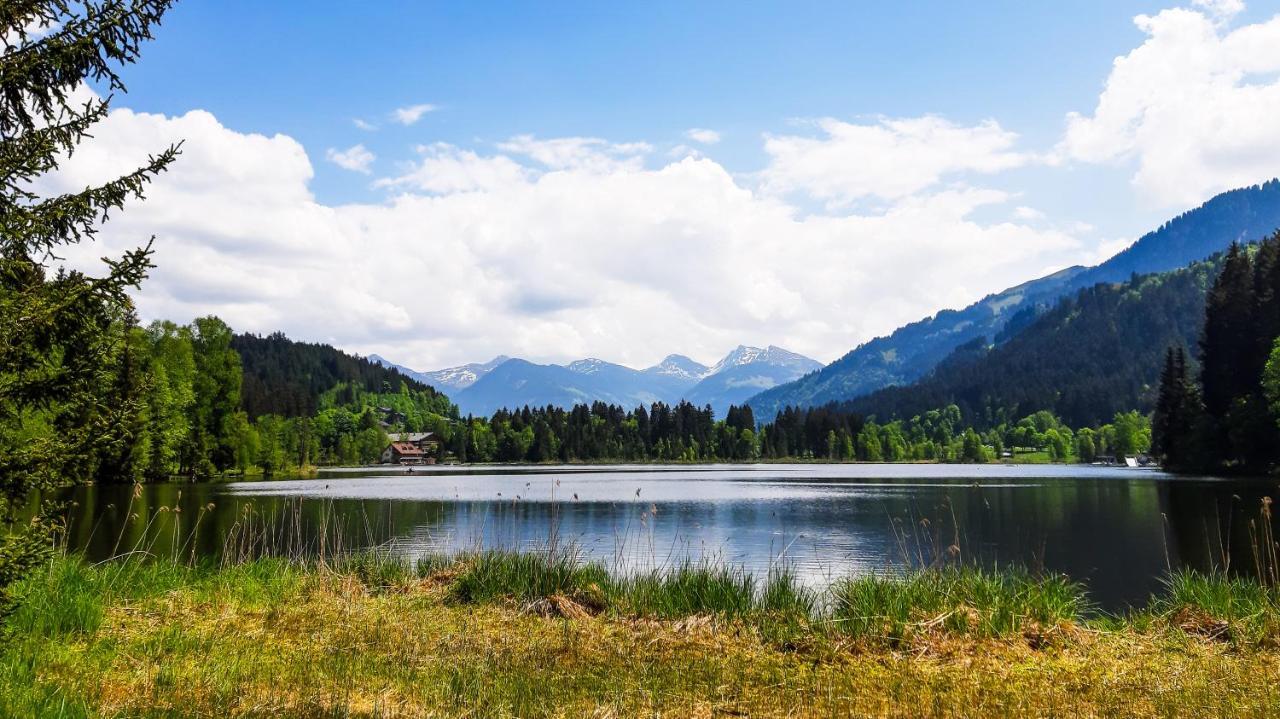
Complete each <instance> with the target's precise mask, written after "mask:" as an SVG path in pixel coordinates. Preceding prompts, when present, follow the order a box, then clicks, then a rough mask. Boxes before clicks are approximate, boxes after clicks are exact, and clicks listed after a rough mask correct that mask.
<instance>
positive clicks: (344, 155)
mask: <svg viewBox="0 0 1280 719" xmlns="http://www.w3.org/2000/svg"><path fill="white" fill-rule="evenodd" d="M324 156H325V158H326V159H328V160H329V162H332V163H333V164H335V165H337V166H338V167H341V168H342V169H344V170H351V171H352V172H360V173H363V174H366V175H368V174H369V173H371V172H372V171H373V170H372V166H373V161H374V160H376V159H378V158H377V156H375V155H374V154H373V153H372V152H370V151H369V149H368V148H367V147H365V146H364V145H353V146H351V147H348V148H347V149H345V150H336V149H334V148H332V147H330V148H329V149H328V150H327V151H325V153H324Z"/></svg>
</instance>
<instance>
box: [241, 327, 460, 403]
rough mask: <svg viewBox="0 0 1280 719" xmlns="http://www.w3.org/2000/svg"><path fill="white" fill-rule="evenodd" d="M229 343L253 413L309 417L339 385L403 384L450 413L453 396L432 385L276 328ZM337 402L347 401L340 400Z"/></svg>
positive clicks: (367, 388)
mask: <svg viewBox="0 0 1280 719" xmlns="http://www.w3.org/2000/svg"><path fill="white" fill-rule="evenodd" d="M231 347H232V349H234V350H235V351H236V352H237V353H238V354H239V355H240V364H241V367H242V369H243V372H244V381H243V384H242V385H241V389H240V404H241V406H242V407H243V408H244V410H245V411H246V412H247V413H248V414H249V416H250V417H259V416H261V415H264V414H278V415H282V416H285V417H305V416H310V415H312V414H314V413H315V412H316V409H317V408H318V407H319V405H320V403H321V396H322V395H324V394H326V393H329V392H332V391H334V390H335V388H338V387H339V386H340V385H341V386H344V387H345V388H346V390H345V391H346V392H347V393H350V392H351V391H353V390H362V391H364V392H384V391H391V392H399V391H401V388H405V389H408V390H410V391H416V392H423V393H427V394H428V395H430V396H431V397H434V398H438V400H439V409H438V413H439V414H442V415H446V414H449V412H448V407H449V399H448V397H445V396H444V395H443V394H441V393H439V392H437V391H436V390H435V389H434V388H432V387H430V386H428V385H426V384H423V383H422V382H419V381H417V380H415V379H412V378H409V377H406V376H404V375H403V374H401V373H400V372H399V371H398V370H396V369H391V368H387V367H383V366H382V365H380V364H378V363H377V362H374V361H370V360H368V359H365V358H363V357H357V356H354V355H349V354H347V353H345V352H343V351H341V350H338V349H335V348H333V347H331V346H329V345H326V344H313V343H310V342H295V341H294V340H291V339H289V338H288V337H285V336H284V334H282V333H279V332H276V333H273V334H270V335H267V336H265V337H260V336H258V335H252V334H238V335H236V336H235V338H234V339H233V340H232V341H231ZM337 401H338V403H339V404H345V402H343V401H342V398H341V397H339V398H337Z"/></svg>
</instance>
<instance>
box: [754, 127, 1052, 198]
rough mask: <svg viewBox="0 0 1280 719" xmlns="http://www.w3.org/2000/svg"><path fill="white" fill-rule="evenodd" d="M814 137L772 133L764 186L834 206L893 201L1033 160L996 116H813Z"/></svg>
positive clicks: (769, 138) (767, 142) (810, 135)
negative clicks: (970, 121) (960, 120)
mask: <svg viewBox="0 0 1280 719" xmlns="http://www.w3.org/2000/svg"><path fill="white" fill-rule="evenodd" d="M811 124H812V126H813V127H814V128H815V129H817V130H818V131H819V134H818V135H816V136H815V135H813V134H808V135H770V136H766V139H765V152H767V153H768V155H769V165H768V167H767V168H765V170H764V173H763V177H764V187H765V189H766V190H768V191H771V192H778V193H788V192H795V191H801V192H804V193H806V194H808V195H810V196H812V197H815V198H818V199H821V200H825V201H827V202H828V203H829V204H831V205H833V206H840V205H845V204H848V203H850V202H853V201H856V200H861V199H864V198H878V199H880V200H898V199H901V198H904V197H907V196H909V195H912V194H914V193H917V192H920V191H921V190H924V189H926V188H929V187H932V186H934V185H936V184H937V183H938V182H939V181H941V180H942V179H943V178H944V177H945V176H947V175H952V174H956V173H994V172H999V171H1001V170H1007V169H1010V168H1014V167H1018V166H1020V165H1024V164H1026V163H1028V162H1029V161H1031V160H1032V159H1033V158H1032V157H1031V156H1030V155H1029V154H1026V153H1023V152H1018V151H1016V150H1015V149H1014V146H1015V144H1016V143H1017V140H1018V136H1017V135H1016V134H1015V133H1013V132H1009V131H1008V130H1005V129H1004V128H1002V127H1000V125H999V124H998V123H996V122H995V121H994V120H987V121H985V122H982V123H979V124H977V125H972V126H963V125H956V124H954V123H952V122H950V121H948V120H946V119H944V118H941V117H935V116H925V117H917V118H880V119H879V120H877V121H875V122H872V123H867V124H856V123H850V122H845V121H842V120H837V119H834V118H823V119H819V120H814V121H812V123H811Z"/></svg>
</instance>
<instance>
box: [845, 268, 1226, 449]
mask: <svg viewBox="0 0 1280 719" xmlns="http://www.w3.org/2000/svg"><path fill="white" fill-rule="evenodd" d="M1222 261H1223V260H1222V258H1221V256H1217V257H1215V258H1212V259H1210V260H1207V261H1204V262H1197V263H1194V264H1192V265H1191V266H1189V267H1186V268H1183V269H1180V270H1174V271H1171V272H1165V273H1160V274H1153V275H1144V276H1139V277H1133V278H1131V279H1129V280H1128V281H1126V282H1122V283H1118V284H1106V283H1104V284H1098V285H1094V286H1093V287H1089V288H1086V289H1083V290H1080V291H1079V292H1077V293H1076V294H1075V295H1073V296H1071V297H1068V298H1065V299H1063V300H1061V301H1060V302H1059V303H1058V304H1057V305H1055V306H1054V307H1053V308H1051V309H1049V310H1046V311H1042V312H1041V311H1036V310H1034V309H1032V308H1028V309H1026V310H1024V311H1023V312H1022V313H1020V316H1017V317H1014V318H1013V319H1012V320H1011V324H1012V325H1015V326H1016V325H1025V327H1022V328H1021V329H1020V331H1017V332H1014V333H1011V334H1012V336H1011V337H1009V336H1006V335H1000V336H997V337H996V338H995V344H991V343H990V342H989V341H988V340H986V339H985V338H980V339H978V340H974V341H971V342H970V343H968V344H966V345H963V346H961V347H960V348H958V349H957V350H956V352H954V353H953V354H952V355H951V356H950V357H948V358H947V359H946V360H944V361H943V362H942V363H940V364H939V365H938V367H937V368H936V369H935V370H934V371H933V373H932V374H930V376H928V377H926V378H925V379H922V380H920V381H919V382H917V383H915V384H912V385H907V386H903V387H890V388H887V389H883V390H880V391H879V392H875V393H873V394H870V395H867V396H865V397H861V398H858V399H856V400H853V401H851V402H847V403H845V404H843V405H842V409H844V410H845V411H848V412H852V413H856V414H863V415H875V416H877V417H883V418H886V419H891V418H895V417H911V416H913V415H916V414H919V413H921V412H925V411H927V410H929V409H931V408H935V407H944V406H947V405H949V404H955V405H956V406H958V407H959V408H960V411H961V414H962V415H963V417H964V421H965V422H966V423H967V424H972V425H973V426H975V427H977V428H980V429H985V428H989V427H994V426H997V425H999V424H1001V423H1002V422H1008V421H1009V420H1010V419H1011V418H1016V417H1021V416H1024V415H1027V414H1030V413H1032V412H1035V411H1037V410H1048V411H1050V412H1053V413H1054V414H1056V415H1059V416H1061V417H1062V418H1063V419H1064V420H1065V421H1066V422H1068V423H1069V424H1071V425H1073V426H1093V425H1097V424H1099V423H1101V422H1104V421H1106V420H1108V419H1109V418H1111V417H1113V416H1115V414H1116V413H1117V412H1122V411H1126V410H1129V409H1138V410H1139V411H1141V412H1143V413H1148V412H1150V411H1151V410H1152V408H1153V407H1154V406H1155V401H1156V385H1157V383H1158V380H1159V376H1160V368H1161V363H1162V360H1163V358H1164V353H1165V348H1166V347H1169V346H1171V345H1174V346H1182V347H1186V346H1190V345H1192V344H1194V343H1195V341H1196V338H1197V337H1198V336H1199V333H1200V328H1201V325H1202V324H1203V316H1204V302H1205V292H1206V289H1207V287H1208V286H1209V283H1210V282H1211V281H1212V278H1213V277H1214V276H1216V275H1217V273H1218V271H1219V268H1220V267H1221V264H1222Z"/></svg>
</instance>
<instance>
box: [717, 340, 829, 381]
mask: <svg viewBox="0 0 1280 719" xmlns="http://www.w3.org/2000/svg"><path fill="white" fill-rule="evenodd" d="M749 364H768V365H775V366H782V367H797V368H800V367H810V366H812V368H814V369H816V368H817V367H820V366H821V364H820V363H819V362H818V361H817V360H813V359H810V358H808V357H805V356H804V355H802V354H798V353H796V352H792V351H790V350H786V349H783V348H781V347H778V346H776V345H769V346H768V347H764V348H761V347H750V346H747V345H738V346H737V347H736V348H734V350H733V351H732V352H730V353H729V354H727V355H725V356H724V359H722V360H720V361H719V362H717V363H716V366H715V367H712V368H711V371H710V372H708V373H707V374H708V375H715V374H719V373H721V372H724V371H725V370H727V369H730V368H732V367H738V366H741V365H749ZM806 371H807V370H806Z"/></svg>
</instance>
